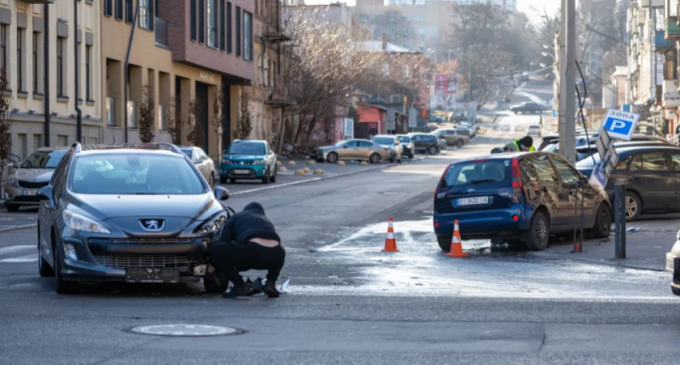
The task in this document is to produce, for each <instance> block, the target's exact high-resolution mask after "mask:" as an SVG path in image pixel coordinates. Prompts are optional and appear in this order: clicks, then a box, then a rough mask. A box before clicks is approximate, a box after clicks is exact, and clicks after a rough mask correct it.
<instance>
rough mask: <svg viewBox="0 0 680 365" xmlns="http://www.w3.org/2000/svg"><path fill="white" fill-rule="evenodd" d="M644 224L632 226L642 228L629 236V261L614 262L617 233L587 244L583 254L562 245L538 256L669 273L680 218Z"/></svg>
mask: <svg viewBox="0 0 680 365" xmlns="http://www.w3.org/2000/svg"><path fill="white" fill-rule="evenodd" d="M643 219H645V220H643V221H637V222H631V223H628V224H627V226H626V227H627V228H631V227H639V228H640V231H639V232H626V258H625V259H615V258H614V232H612V234H611V236H610V237H609V238H608V239H605V240H600V239H591V240H586V241H585V242H584V243H583V252H581V253H571V251H572V249H573V247H572V245H571V241H569V242H566V241H565V242H560V243H558V244H554V245H553V246H550V247H549V248H548V249H547V250H545V251H543V252H536V253H534V254H535V255H536V256H539V257H545V258H556V259H560V260H564V259H571V260H580V261H587V262H596V263H602V264H608V265H617V266H621V267H629V268H636V269H644V270H653V271H665V269H666V253H667V252H669V251H670V250H671V248H672V247H673V244H674V243H675V241H676V234H677V233H678V229H679V228H680V221H679V219H678V215H663V216H661V215H660V216H654V217H650V218H643Z"/></svg>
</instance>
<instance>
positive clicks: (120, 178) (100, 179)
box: [71, 153, 207, 195]
mask: <svg viewBox="0 0 680 365" xmlns="http://www.w3.org/2000/svg"><path fill="white" fill-rule="evenodd" d="M71 176H72V177H71V186H72V189H73V192H75V193H78V194H137V195H146V194H152V195H153V194H168V195H191V194H203V193H205V192H206V191H207V190H206V186H205V185H204V184H203V182H202V181H201V178H200V177H199V175H198V174H197V173H196V171H195V170H194V169H193V168H192V166H191V164H189V162H188V161H187V160H185V159H184V158H178V157H177V156H165V155H156V154H143V153H142V154H132V153H130V154H97V155H90V156H87V155H86V156H80V157H78V158H77V159H76V165H75V169H74V171H73V174H72V175H71Z"/></svg>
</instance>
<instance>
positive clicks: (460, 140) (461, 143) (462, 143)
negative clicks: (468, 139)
mask: <svg viewBox="0 0 680 365" xmlns="http://www.w3.org/2000/svg"><path fill="white" fill-rule="evenodd" d="M464 144H465V142H463V140H462V139H459V140H458V142H456V147H458V148H463V145H464Z"/></svg>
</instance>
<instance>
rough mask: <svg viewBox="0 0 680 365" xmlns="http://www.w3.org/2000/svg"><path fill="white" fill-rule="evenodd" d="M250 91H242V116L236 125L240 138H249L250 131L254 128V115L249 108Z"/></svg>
mask: <svg viewBox="0 0 680 365" xmlns="http://www.w3.org/2000/svg"><path fill="white" fill-rule="evenodd" d="M249 100H250V99H249V96H248V92H247V91H246V90H243V91H242V92H241V116H240V117H239V119H238V124H237V126H236V136H237V138H238V139H248V138H249V137H250V132H252V130H253V125H252V121H251V119H252V116H251V115H250V110H249V108H248V102H249Z"/></svg>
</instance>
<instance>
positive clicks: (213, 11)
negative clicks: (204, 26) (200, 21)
mask: <svg viewBox="0 0 680 365" xmlns="http://www.w3.org/2000/svg"><path fill="white" fill-rule="evenodd" d="M208 45H209V46H210V47H215V48H217V46H218V45H217V0H208Z"/></svg>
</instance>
